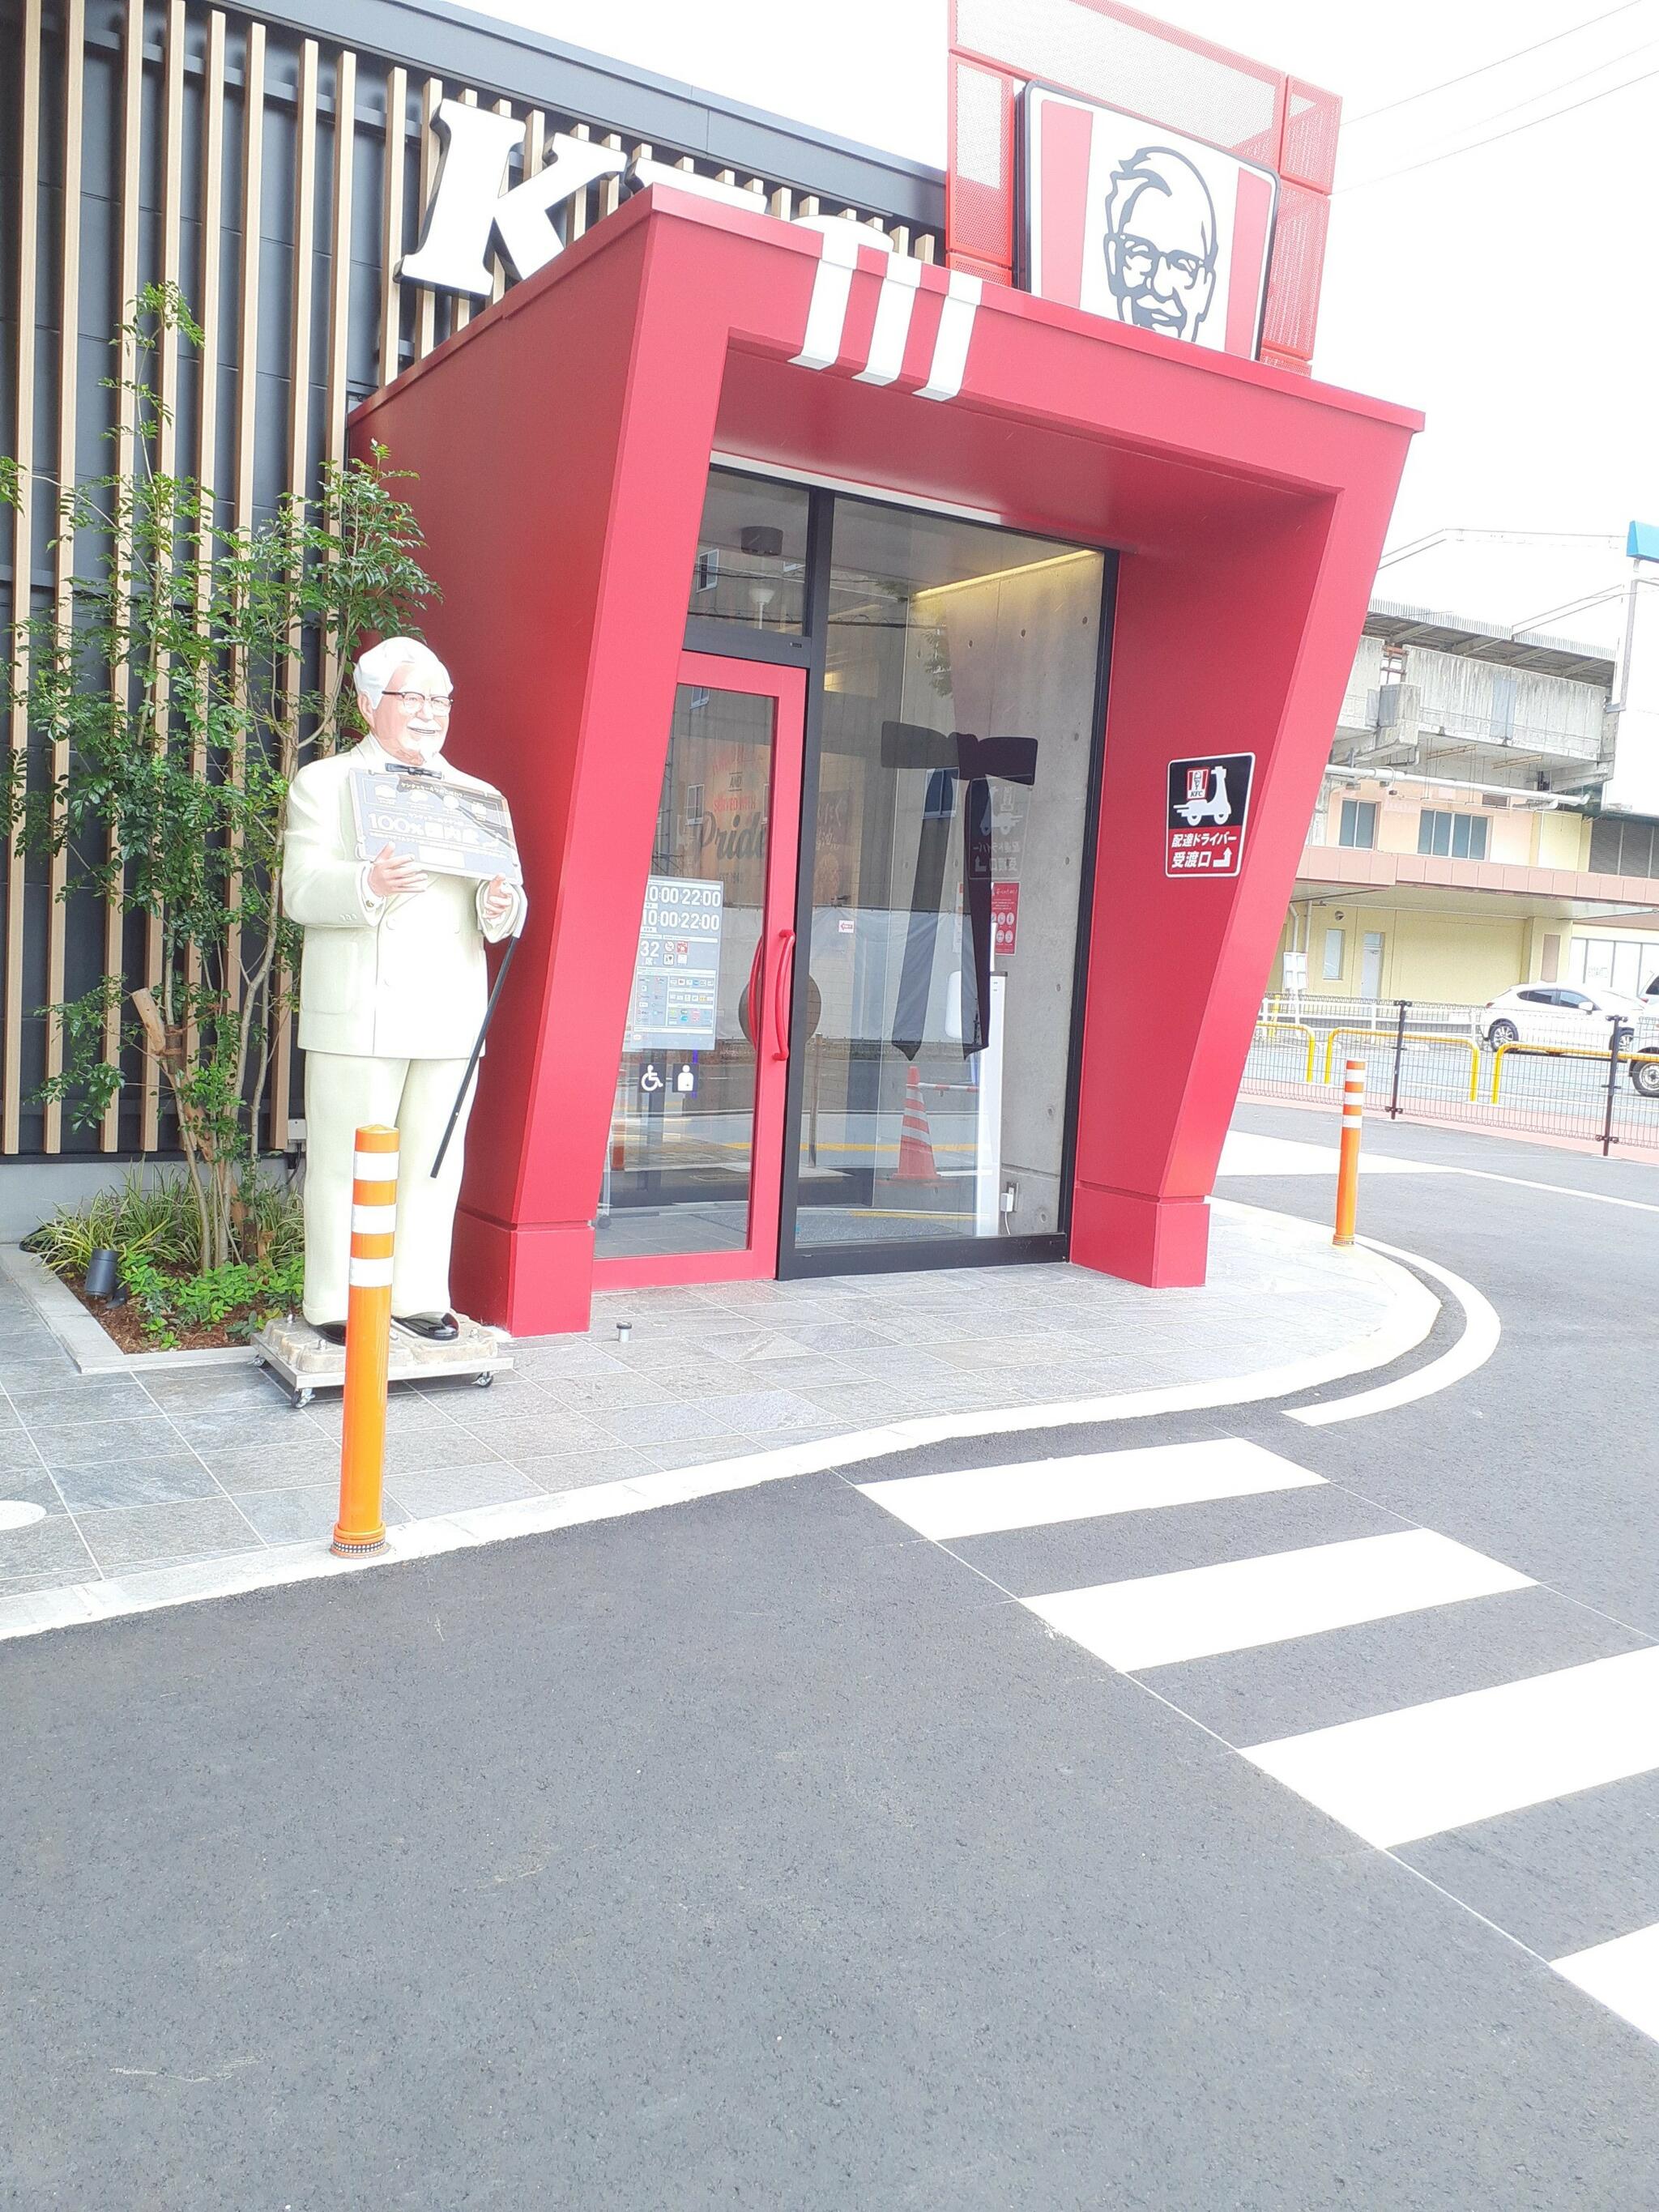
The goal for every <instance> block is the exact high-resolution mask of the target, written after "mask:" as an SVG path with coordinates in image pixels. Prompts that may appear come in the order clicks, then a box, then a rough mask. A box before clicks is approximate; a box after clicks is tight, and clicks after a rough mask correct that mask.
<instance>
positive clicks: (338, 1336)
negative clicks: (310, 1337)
mask: <svg viewBox="0 0 1659 2212" xmlns="http://www.w3.org/2000/svg"><path fill="white" fill-rule="evenodd" d="M311 1326H312V1327H313V1328H314V1329H315V1330H316V1332H317V1334H318V1335H319V1336H320V1337H321V1338H322V1340H323V1342H324V1343H325V1344H343V1343H344V1342H345V1323H344V1322H343V1321H314V1322H312V1324H311Z"/></svg>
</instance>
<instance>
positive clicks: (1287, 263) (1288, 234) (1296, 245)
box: [1261, 184, 1331, 361]
mask: <svg viewBox="0 0 1659 2212" xmlns="http://www.w3.org/2000/svg"><path fill="white" fill-rule="evenodd" d="M1330 216H1331V204H1330V201H1329V200H1328V198H1327V197H1326V196H1325V194H1324V193H1323V192H1312V191H1309V190H1308V188H1307V187H1306V185H1291V184H1281V185H1279V221H1278V223H1277V224H1276V226H1275V228H1274V230H1273V270H1272V273H1271V274H1270V275H1269V276H1268V278H1267V318H1266V320H1265V321H1264V323H1263V325H1262V330H1261V343H1262V346H1263V349H1264V351H1265V349H1266V348H1267V347H1268V346H1271V347H1272V348H1273V350H1274V352H1275V353H1288V354H1294V355H1295V356H1297V359H1298V360H1300V361H1311V360H1312V359H1313V349H1314V329H1315V326H1316V324H1317V323H1318V320H1319V280H1320V278H1321V276H1322V275H1323V273H1324V269H1325V232H1326V228H1327V227H1328V224H1329V222H1330Z"/></svg>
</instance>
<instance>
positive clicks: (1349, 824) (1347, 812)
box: [1336, 799, 1376, 847]
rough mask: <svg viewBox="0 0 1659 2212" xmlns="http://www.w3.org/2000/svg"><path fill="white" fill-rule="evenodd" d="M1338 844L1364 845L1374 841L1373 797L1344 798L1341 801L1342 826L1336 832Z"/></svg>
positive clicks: (1374, 814) (1374, 810)
mask: <svg viewBox="0 0 1659 2212" xmlns="http://www.w3.org/2000/svg"><path fill="white" fill-rule="evenodd" d="M1336 842H1337V843H1338V844H1339V845H1364V846H1366V847H1370V846H1372V845H1375V844H1376V800H1375V799H1344V800H1343V802H1342V826H1341V828H1340V829H1339V830H1338V832H1337V839H1336Z"/></svg>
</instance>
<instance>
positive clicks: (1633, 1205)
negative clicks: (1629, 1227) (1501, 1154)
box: [1446, 1168, 1659, 1213]
mask: <svg viewBox="0 0 1659 2212" xmlns="http://www.w3.org/2000/svg"><path fill="white" fill-rule="evenodd" d="M1446 1172H1447V1173H1448V1174H1449V1175H1464V1176H1475V1177H1477V1178H1478V1180H1479V1181H1480V1182H1512V1183H1513V1184H1514V1185H1515V1186H1516V1189H1517V1190H1547V1191H1550V1192H1553V1194H1554V1195H1555V1196H1556V1197H1557V1198H1587V1199H1589V1201H1590V1203H1591V1205H1592V1206H1628V1207H1629V1208H1630V1209H1631V1211H1632V1213H1659V1206H1654V1205H1651V1204H1650V1203H1649V1201H1648V1200H1646V1199H1641V1198H1615V1197H1614V1196H1613V1193H1612V1192H1611V1191H1607V1190H1577V1189H1575V1188H1574V1187H1573V1185H1572V1184H1571V1183H1570V1182H1533V1180H1532V1179H1531V1177H1530V1176H1506V1175H1498V1173H1497V1172H1496V1171H1495V1170H1493V1169H1492V1168H1448V1170H1446Z"/></svg>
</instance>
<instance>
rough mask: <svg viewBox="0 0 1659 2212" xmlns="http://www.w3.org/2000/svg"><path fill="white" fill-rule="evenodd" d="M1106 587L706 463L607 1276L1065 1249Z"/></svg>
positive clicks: (1105, 566) (899, 518) (618, 1130)
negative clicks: (1040, 857) (1032, 862)
mask: <svg viewBox="0 0 1659 2212" xmlns="http://www.w3.org/2000/svg"><path fill="white" fill-rule="evenodd" d="M1108 575H1109V562H1108V560H1107V558H1106V556H1103V554H1102V553H1100V552H1099V551H1097V550H1092V549H1087V548H1079V547H1075V546H1066V545H1063V544H1054V543H1053V542H1052V541H1049V540H1046V539H1041V538H1031V537H1028V536H1024V535H1021V534H1019V533H1017V532H1006V531H1002V530H998V529H992V528H988V527H987V526H985V525H983V524H980V523H974V522H967V521H963V520H960V519H958V518H956V517H952V516H945V515H939V514H934V513H927V512H921V513H918V512H915V511H908V512H907V511H906V510H904V509H902V508H900V507H887V506H883V505H879V504H877V503H875V502H872V501H868V500H864V499H856V498H848V497H844V496H836V495H832V494H829V493H827V492H823V491H817V490H812V489H808V488H807V487H805V486H802V485H799V484H793V483H777V482H775V481H768V480H766V479H764V478H763V477H757V476H754V475H750V474H747V473H740V472H738V471H733V470H731V469H726V468H717V469H715V470H714V471H712V472H711V475H710V477H709V483H708V495H707V498H706V501H705V504H704V509H703V516H702V525H701V528H700V532H699V538H698V545H697V551H696V562H695V564H694V568H693V574H692V587H691V593H690V617H689V621H688V632H689V635H690V638H691V639H694V640H695V641H696V649H694V650H688V651H687V652H686V653H685V654H684V658H683V659H682V661H681V664H680V666H679V669H678V683H677V684H676V688H675V700H674V708H673V713H672V717H671V732H670V737H669V743H668V748H667V756H666V761H665V768H664V771H663V778H662V788H661V794H660V801H659V806H658V808H657V812H656V822H655V829H654V835H653V845H652V853H651V862H650V874H649V877H648V878H647V890H646V904H645V914H644V919H643V923H642V927H641V932H640V941H639V949H638V952H637V955H636V959H635V973H634V979H633V988H632V993H631V996H630V999H629V1012H628V1023H627V1028H626V1030H625V1031H624V1036H623V1050H622V1054H621V1061H620V1067H619V1071H618V1076H617V1088H616V1095H615V1098H614V1101H613V1104H612V1109H611V1132H610V1138H609V1149H608V1152H607V1154H606V1158H605V1169H604V1173H603V1176H602V1181H601V1186H600V1199H599V1210H598V1216H597V1235H596V1240H595V1256H596V1261H597V1263H598V1269H597V1276H596V1279H597V1280H599V1281H600V1282H607V1281H608V1282H610V1283H612V1284H629V1285H633V1284H641V1283H659V1282H668V1281H688V1280H713V1279H726V1278H730V1277H732V1276H738V1275H757V1274H766V1275H769V1274H772V1273H785V1274H803V1273H823V1272H827V1271H831V1270H833V1271H835V1272H843V1271H845V1270H846V1269H847V1268H848V1267H849V1266H858V1267H870V1266H878V1267H912V1266H917V1265H926V1264H929V1263H930V1262H932V1263H938V1262H939V1261H951V1262H952V1263H956V1262H960V1261H964V1260H969V1259H972V1258H975V1257H977V1256H979V1255H980V1254H981V1252H986V1253H989V1254H994V1255H997V1256H1000V1257H1005V1258H1006V1257H1019V1258H1033V1257H1045V1256H1054V1255H1060V1253H1062V1252H1063V1250H1064V1232H1065V1228H1066V1217H1067V1214H1068V1212H1069V1208H1068V1206H1066V1202H1065V1200H1066V1184H1065V1174H1064V1170H1065V1163H1066V1152H1067V1150H1068V1143H1069V1133H1070V1128H1071V1110H1070V1109H1071V1106H1072V1103H1073V1097H1074V1091H1075V1086H1074V1085H1073V1081H1072V1073H1073V1060H1074V1051H1073V1046H1074V1037H1075V1021H1074V1015H1075V1012H1076V1008H1077V1005H1078V995H1077V992H1076V990H1075V988H1074V983H1073V978H1074V976H1075V975H1076V972H1077V969H1078V964H1079V921H1080V918H1081V912H1082V901H1081V893H1082V890H1083V887H1084V884H1085V878H1086V874H1087V866H1088V860H1089V857H1090V854H1091V845H1092V840H1091V836H1090V835H1089V827H1088V825H1089V822H1090V818H1091V807H1090V804H1089V799H1090V793H1091V787H1092V782H1093V777H1094V774H1095V770H1096V768H1097V757H1098V750H1099V748H1098V744H1097V737H1098V732H1099V730H1100V726H1101V715H1100V711H1099V685H1100V679H1101V673H1102V667H1103V660H1102V653H1101V649H1100V648H1101V641H1102V637H1103V630H1104V628H1105V624H1106V620H1107V605H1106V598H1105V586H1106V580H1107V577H1108ZM705 642H708V643H712V644H714V645H715V646H717V647H723V648H724V650H722V651H720V652H717V653H711V652H708V651H706V650H703V649H702V647H703V646H704V644H705ZM801 661H804V662H805V665H804V666H802V665H798V664H799V662H801ZM1005 728H1006V730H1007V731H1008V732H1013V733H1014V734H1007V735H1004V734H1001V732H1003V731H1004V730H1005ZM993 730H994V732H995V733H993ZM981 732H984V733H985V734H981ZM1030 732H1041V735H1040V736H1036V735H1031V734H1029V733H1030ZM1028 852H1029V853H1030V854H1031V855H1032V857H1033V858H1034V859H1035V857H1036V855H1037V854H1048V855H1049V856H1050V860H1049V863H1048V865H1046V866H1042V867H1038V868H1034V869H1032V870H1030V871H1029V872H1027V870H1026V868H1025V866H1024V863H1025V856H1026V854H1027V853H1028ZM1011 1066H1012V1067H1014V1068H1017V1069H1018V1083H1017V1084H1010V1083H1009V1081H1008V1080H1007V1073H1008V1070H1009V1069H1010V1067H1011Z"/></svg>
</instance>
